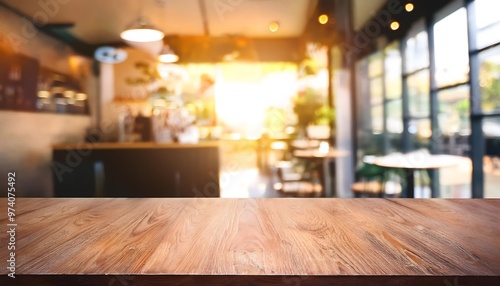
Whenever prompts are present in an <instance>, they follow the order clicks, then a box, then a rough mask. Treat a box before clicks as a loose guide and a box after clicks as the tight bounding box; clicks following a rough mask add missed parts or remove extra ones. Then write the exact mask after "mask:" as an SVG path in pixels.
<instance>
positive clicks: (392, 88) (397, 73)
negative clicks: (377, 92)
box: [384, 43, 402, 99]
mask: <svg viewBox="0 0 500 286" xmlns="http://www.w3.org/2000/svg"><path fill="white" fill-rule="evenodd" d="M384 65H385V93H386V98H388V99H392V98H401V91H402V85H401V53H400V52H399V45H398V44H397V43H395V44H392V45H390V46H389V47H387V49H386V50H385V61H384Z"/></svg>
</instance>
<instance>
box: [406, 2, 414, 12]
mask: <svg viewBox="0 0 500 286" xmlns="http://www.w3.org/2000/svg"><path fill="white" fill-rule="evenodd" d="M414 8H415V6H413V3H407V4H406V5H405V10H406V11H407V12H411V11H413V9H414Z"/></svg>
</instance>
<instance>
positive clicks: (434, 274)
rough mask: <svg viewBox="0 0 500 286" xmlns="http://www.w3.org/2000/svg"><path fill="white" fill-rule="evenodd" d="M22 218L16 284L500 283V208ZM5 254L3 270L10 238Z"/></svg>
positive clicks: (282, 205)
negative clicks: (125, 281) (126, 281)
mask: <svg viewBox="0 0 500 286" xmlns="http://www.w3.org/2000/svg"><path fill="white" fill-rule="evenodd" d="M0 201H1V205H0V212H1V213H2V214H6V213H7V199H5V198H3V199H1V200H0ZM15 208H16V211H15V212H16V223H17V229H16V258H17V265H16V267H17V268H16V275H17V278H16V279H17V280H16V281H22V280H19V279H18V278H21V279H25V280H26V281H30V280H29V279H30V277H31V278H33V277H36V279H39V278H40V277H42V278H44V279H46V280H48V281H52V280H57V279H59V280H60V281H65V282H58V283H63V284H64V283H70V282H68V279H80V280H79V281H82V279H84V280H85V279H87V280H85V283H86V284H85V285H99V284H100V285H111V282H110V281H111V280H112V279H115V280H117V281H115V282H116V283H114V285H160V284H155V283H159V282H158V281H163V282H165V281H177V280H176V279H184V280H182V281H184V282H185V283H181V284H196V283H205V282H206V283H207V284H213V285H223V284H224V285H225V284H228V285H229V284H231V283H243V284H245V285H283V284H285V285H286V284H290V283H292V284H291V285H318V284H324V285H328V284H331V283H332V282H336V283H337V282H339V283H340V282H342V283H343V284H345V285H358V284H357V283H360V281H361V280H363V281H364V282H363V283H362V284H359V285H372V283H383V284H384V285H398V284H400V283H405V284H401V285H424V284H426V285H447V284H446V280H448V281H449V282H450V284H449V285H455V284H453V283H455V282H454V279H457V277H458V283H459V284H456V285H479V284H476V283H472V282H474V281H475V282H477V281H482V283H483V284H481V285H495V284H496V283H497V282H498V281H499V280H498V279H499V275H500V223H499V221H498V215H499V214H500V200H494V199H481V200H480V199H333V198H316V199H315V198H312V199H304V198H300V199H299V198H276V199H211V198H187V199H183V198H175V199H173V198H164V199H157V198H141V199H121V198H113V199H104V198H95V199H81V198H80V199H61V198H18V199H17V201H16V205H15ZM0 223H1V224H2V225H3V226H4V227H5V226H6V225H7V224H8V221H7V218H6V216H5V215H2V216H1V220H0ZM1 245H2V246H1V248H0V257H1V258H2V260H4V261H5V258H6V257H8V253H7V247H6V245H7V236H6V232H5V231H2V234H1ZM4 263H5V262H4ZM6 271H7V270H6V268H5V267H2V268H1V270H0V273H2V274H6V273H7V272H6ZM62 274H64V275H62ZM39 275H42V276H39ZM193 275H194V276H193ZM124 277H125V278H124ZM131 277H133V279H135V281H134V284H120V283H118V280H120V278H121V279H122V280H123V279H132V278H131ZM7 279H9V280H7ZM10 279H11V278H9V277H7V276H6V275H2V278H0V284H2V285H13V284H3V283H2V281H7V282H10V281H12V280H10ZM61 279H62V280H61ZM65 279H66V280H65ZM211 279H212V280H211ZM249 279H255V280H249ZM259 279H260V280H259ZM294 279H295V280H294ZM470 279H472V280H470ZM474 279H475V280H474ZM478 279H479V280H478ZM37 281H38V280H37ZM249 281H259V282H258V283H257V284H252V283H250V282H249ZM290 281H291V282H290ZM293 281H295V282H298V283H299V284H297V283H294V282H293ZM443 281H445V282H443ZM471 281H472V282H471ZM122 282H123V281H122ZM209 282H210V283H209ZM288 282H290V283H288ZM424 282H425V283H424ZM468 282H469V283H472V284H466V283H468ZM26 283H28V282H26ZM248 283H250V284H248ZM422 283H424V284H422ZM63 284H61V285H63ZM16 285H17V284H16ZM19 285H20V284H19ZM26 285H27V284H26ZM33 285H34V284H33ZM37 285H38V284H37ZM66 285H69V284H66ZM73 285H77V284H73ZM161 285H163V284H161ZM165 285H166V284H165ZM175 285H178V284H175ZM373 285H375V284H373ZM496 285H500V284H496Z"/></svg>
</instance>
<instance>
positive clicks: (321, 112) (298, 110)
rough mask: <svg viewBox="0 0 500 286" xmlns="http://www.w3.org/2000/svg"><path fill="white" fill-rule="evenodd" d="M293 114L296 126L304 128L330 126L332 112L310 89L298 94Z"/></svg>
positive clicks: (332, 116)
mask: <svg viewBox="0 0 500 286" xmlns="http://www.w3.org/2000/svg"><path fill="white" fill-rule="evenodd" d="M293 112H295V114H296V115H297V124H298V125H299V127H302V128H305V127H307V126H308V125H311V124H314V125H330V124H331V122H332V121H333V119H334V111H333V110H332V109H331V108H330V107H329V106H328V105H327V104H326V103H325V102H324V99H323V98H322V97H321V96H319V95H318V94H317V93H316V92H315V91H314V90H313V89H312V88H307V89H306V90H305V91H303V92H299V94H298V95H297V97H296V98H295V99H294V106H293Z"/></svg>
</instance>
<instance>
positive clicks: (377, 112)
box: [370, 105, 384, 134]
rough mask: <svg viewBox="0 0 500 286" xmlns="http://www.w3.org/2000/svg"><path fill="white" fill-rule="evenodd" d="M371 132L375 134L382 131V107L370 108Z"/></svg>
mask: <svg viewBox="0 0 500 286" xmlns="http://www.w3.org/2000/svg"><path fill="white" fill-rule="evenodd" d="M370 113H371V117H372V132H373V133H375V134H379V133H382V132H383V131H384V108H383V105H374V106H372V107H371V112H370Z"/></svg>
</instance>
